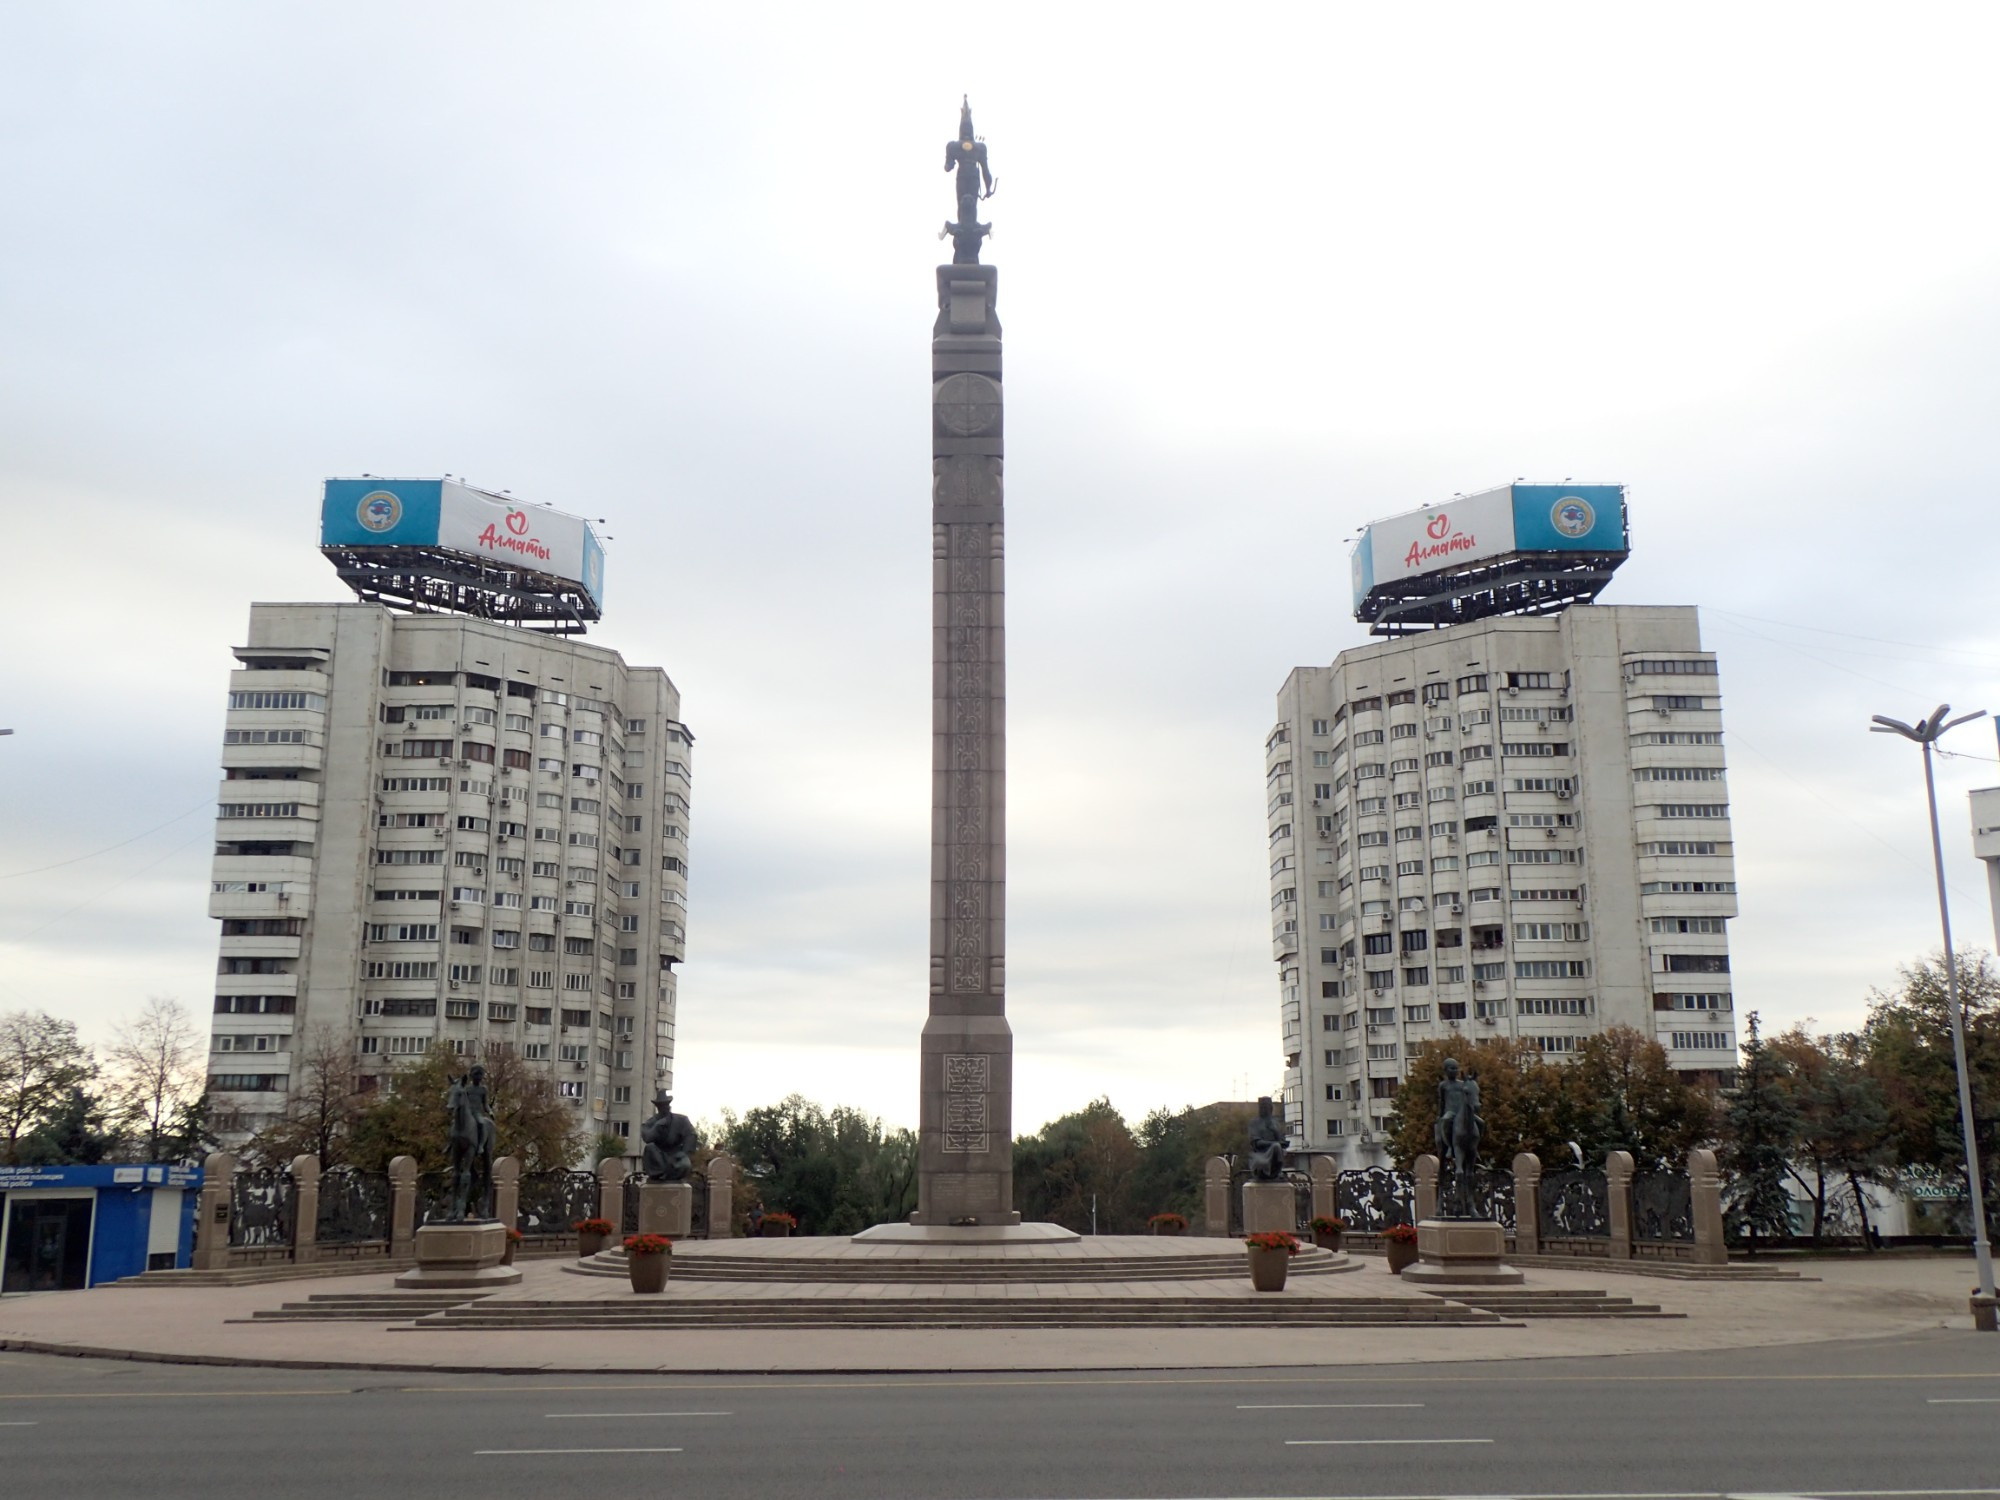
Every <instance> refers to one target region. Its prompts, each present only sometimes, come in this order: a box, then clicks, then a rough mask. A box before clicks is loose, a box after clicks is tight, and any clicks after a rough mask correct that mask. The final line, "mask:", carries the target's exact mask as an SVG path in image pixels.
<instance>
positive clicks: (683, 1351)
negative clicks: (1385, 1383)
mask: <svg viewBox="0 0 2000 1500" xmlns="http://www.w3.org/2000/svg"><path fill="white" fill-rule="evenodd" d="M523 1269H524V1271H525V1278H524V1280H523V1283H522V1285H521V1286H519V1287H517V1288H513V1289H510V1290H509V1291H507V1292H504V1293H501V1294H499V1295H500V1296H503V1297H508V1298H530V1299H533V1298H543V1299H547V1298H562V1299H570V1298H588V1299H596V1298H600V1297H629V1296H631V1295H632V1294H631V1293H630V1291H629V1290H627V1289H626V1288H624V1287H623V1286H621V1285H620V1284H619V1283H617V1282H615V1281H606V1280H602V1279H594V1278H590V1277H581V1276H575V1275H571V1274H568V1273H566V1272H565V1271H564V1270H563V1268H562V1265H561V1263H559V1262H554V1261H536V1262H531V1263H529V1264H528V1265H526V1266H525V1267H524V1268H523ZM1800 1269H1802V1270H1804V1271H1805V1272H1806V1273H1807V1274H1808V1275H1816V1276H1818V1277H1820V1278H1821V1279H1820V1280H1817V1281H1779V1282H1738V1281H1721V1282H1712V1283H1698V1282H1679V1281H1648V1282H1647V1283H1646V1284H1645V1288H1644V1290H1645V1296H1646V1300H1648V1301H1654V1302H1658V1303H1659V1304H1660V1306H1661V1307H1662V1308H1663V1309H1664V1310H1666V1311H1668V1312H1678V1313H1684V1314H1686V1317H1685V1319H1677V1320H1672V1321H1648V1322H1640V1323H1632V1322H1617V1321H1606V1322H1542V1323H1536V1322H1532V1321H1531V1322H1530V1323H1529V1324H1528V1325H1527V1326H1526V1327H1520V1326H1511V1327H1496V1328H1454V1329H1449V1330H1443V1329H1439V1330H1431V1329H1424V1328H1411V1329H1402V1328H1397V1329H1379V1328H1377V1329H1351V1330H1350V1329H1283V1328H1276V1329H1244V1328H1211V1329H1196V1328H1188V1329H1177V1328H1164V1329H1153V1328H1148V1329H1037V1330H995V1329H986V1330H961V1329H908V1330H882V1329H853V1330H842V1329H824V1330H821V1329H810V1330H786V1331H783V1332H773V1331H759V1330H755V1329H715V1330H712V1331H702V1330H675V1331H671V1332H660V1331H639V1330H632V1331H613V1332H606V1331H589V1330H539V1331H533V1332H520V1331H513V1330H491V1331H477V1332H474V1331H446V1330H428V1329H426V1330H414V1329H410V1328H407V1327H398V1326H394V1325H383V1324H368V1323H326V1324H317V1323H267V1324H259V1323H248V1322H232V1321H230V1320H232V1319H247V1318H249V1317H250V1316H251V1315H252V1314H253V1313H255V1312H256V1311H257V1310H259V1309H260V1308H275V1307H277V1306H278V1305H279V1304H280V1303H282V1302H286V1301H300V1300H304V1299H305V1298H307V1297H309V1296H311V1295H312V1294H314V1293H315V1292H336V1293H344V1294H352V1293H355V1292H363V1291H367V1292H373V1291H388V1290H389V1289H390V1286H389V1284H390V1280H391V1278H390V1276H389V1275H388V1274H386V1273H385V1274H383V1275H382V1276H380V1277H379V1278H378V1277H369V1276H340V1277H327V1278H320V1279H314V1280H304V1281H288V1282H285V1283H282V1284H279V1285H263V1286H233V1287H180V1286H118V1287H106V1288H99V1289H97V1290H94V1291H87V1292H53V1293H42V1294H39V1295H34V1296H16V1297H9V1298H5V1299H0V1348H13V1349H26V1350H34V1351H39V1352H45V1353H64V1354H90V1355H100V1356H112V1357H127V1358H140V1359H158V1360H168V1361H184V1362H193V1363H226V1364H262V1365H277V1366H291V1367H298V1368H354V1369H408V1370H447V1371H481V1372H513V1373H530V1374H532V1373H566V1374H567V1373H600V1372H656V1373H681V1374H685V1373H697V1372H699V1373H726V1372H742V1373H777V1372H830V1371H843V1372H846V1371H869V1372H890V1371H1004V1370H1168V1369H1193V1368H1223V1367H1234V1368H1245V1367H1256V1366H1280V1367H1283V1366H1298V1365H1328V1364H1335V1365H1338V1364H1352V1365H1357V1366H1360V1365H1384V1364H1404V1363H1413V1362H1419V1361H1426V1360H1469V1359H1471V1360H1508V1359H1538V1358H1554V1357H1562V1356H1576V1355H1595V1354H1631V1353H1643V1352H1652V1351H1660V1350H1692V1349H1726V1348H1750V1347H1759V1346H1767V1345H1776V1344H1801V1343H1812V1342H1818V1341H1823V1340H1833V1339H1852V1338H1869V1337H1884V1336H1890V1335H1895V1334H1901V1333H1908V1332H1911V1331H1914V1330H1919V1329H1933V1328H1967V1329H1969V1328H1970V1327H1971V1317H1970V1314H1969V1312H1968V1309H1967V1305H1966V1299H1967V1293H1968V1289H1969V1288H1970V1287H1971V1285H1972V1277H1973V1271H1972V1262H1971V1258H1970V1257H1969V1256H1967V1257H1965V1258H1963V1259H1944V1258H1939V1259H1922V1260H1914V1259H1901V1258H1896V1259H1888V1258H1884V1259H1879V1260H1854V1261H1839V1260H1833V1261H1823V1262H1809V1263H1805V1264H1803V1265H1802V1266H1801V1267H1800ZM1324 1280H1325V1281H1329V1282H1333V1283H1337V1284H1338V1289H1339V1291H1341V1292H1344V1293H1347V1294H1350V1295H1356V1296H1362V1295H1366V1296H1381V1295H1385V1294H1387V1295H1397V1294H1399V1293H1404V1292H1407V1291H1409V1290H1413V1289H1407V1288H1404V1287H1403V1286H1402V1284H1401V1283H1400V1282H1399V1281H1398V1280H1396V1279H1395V1278H1392V1277H1390V1276H1389V1275H1388V1274H1387V1272H1386V1268H1385V1267H1384V1266H1383V1264H1382V1262H1380V1261H1378V1260H1372V1259H1371V1260H1366V1261H1364V1262H1363V1269H1362V1270H1361V1271H1359V1272H1358V1273H1355V1274H1350V1275H1341V1276H1335V1277H1329V1278H1324ZM669 1285H670V1288H671V1290H670V1293H669V1295H672V1296H675V1297H677V1298H678V1297H686V1298H689V1299H699V1298H701V1297H703V1296H713V1295H716V1294H717V1293H718V1292H722V1293H725V1294H726V1293H727V1289H726V1288H725V1287H719V1286H717V1285H716V1284H714V1283H697V1282H685V1283H680V1284H678V1285H675V1284H673V1283H670V1284H669ZM1154 1285H1155V1286H1157V1284H1154ZM1208 1285H1209V1286H1211V1287H1213V1288H1214V1289H1215V1291H1216V1294H1217V1295H1222V1296H1233V1295H1237V1294H1238V1291H1239V1288H1238V1286H1237V1284H1236V1283H1233V1282H1232V1283H1230V1284H1228V1285H1226V1286H1225V1285H1224V1284H1222V1283H1209V1284H1208ZM1528 1285H1529V1286H1530V1287H1548V1288H1579V1289H1592V1290H1599V1291H1605V1292H1608V1293H1610V1294H1612V1295H1623V1294H1629V1293H1631V1292H1632V1291H1633V1290H1634V1287H1633V1282H1632V1279H1631V1278H1629V1277H1623V1276H1619V1275H1616V1274H1614V1273H1605V1272H1591V1271H1587V1270H1575V1271H1572V1270H1563V1271H1553V1270H1539V1269H1538V1270H1535V1271H1531V1272H1530V1273H1529V1279H1528ZM787 1289H788V1291H789V1292H790V1293H791V1294H793V1295H801V1294H804V1295H816V1294H817V1293H815V1292H814V1290H813V1288H812V1286H811V1284H809V1283H792V1284H790V1285H789V1286H788V1288H787ZM1324 1290H1326V1291H1331V1290H1332V1288H1325V1289H1324ZM1241 1291H1242V1292H1244V1293H1247V1287H1242V1288H1241ZM1315 1291H1316V1292H1317V1293H1319V1294H1323V1292H1320V1291H1319V1289H1315ZM996 1294H997V1295H1008V1296H1018V1295H1020V1291H1019V1289H1014V1290H1011V1291H1009V1290H1008V1289H1005V1288H998V1289H996ZM1293 1294H1294V1293H1293V1291H1292V1290H1291V1289H1288V1290H1287V1291H1286V1292H1283V1293H1277V1294H1271V1295H1276V1296H1281V1297H1283V1296H1291V1295H1293ZM824 1295H826V1296H829V1297H839V1298H847V1297H851V1296H853V1295H855V1288H853V1287H841V1286H828V1287H826V1288H825V1290H824ZM1995 1351H1996V1355H2000V1339H1996V1340H1995Z"/></svg>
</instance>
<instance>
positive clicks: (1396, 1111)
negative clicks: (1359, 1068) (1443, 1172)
mask: <svg viewBox="0 0 2000 1500" xmlns="http://www.w3.org/2000/svg"><path fill="white" fill-rule="evenodd" d="M1446 1058H1454V1059H1456V1060H1457V1062H1458V1066H1459V1070H1460V1072H1461V1074H1468V1073H1469V1074H1470V1075H1471V1076H1472V1077H1473V1078H1475V1079H1477V1080H1478V1082H1479V1113H1480V1116H1481V1117H1482V1118H1483V1119H1484V1120H1485V1121H1486V1135H1485V1138H1484V1140H1482V1141H1481V1143H1480V1148H1479V1150H1480V1155H1481V1156H1482V1157H1483V1158H1484V1159H1485V1160H1486V1162H1487V1163H1488V1164H1489V1165H1492V1166H1497V1167H1503V1168H1504V1167H1509V1166H1511V1165H1512V1164H1513V1161H1514V1158H1515V1156H1516V1155H1518V1154H1519V1153H1521V1152H1523V1151H1532V1152H1534V1153H1535V1154H1536V1155H1537V1156H1539V1157H1541V1159H1542V1161H1543V1162H1544V1163H1545V1164H1547V1165H1551V1166H1552V1165H1554V1164H1555V1163H1556V1162H1558V1161H1561V1160H1563V1159H1564V1157H1565V1154H1566V1153H1565V1151H1564V1147H1563V1142H1564V1141H1565V1140H1567V1139H1569V1138H1570V1137H1569V1134H1568V1132H1569V1128H1570V1124H1571V1121H1570V1114H1571V1109H1570V1102H1569V1100H1568V1099H1567V1097H1566V1096H1565V1094H1564V1090H1563V1080H1562V1072H1563V1066H1562V1065H1561V1064H1559V1063H1548V1062H1545V1061H1543V1059H1542V1054H1541V1052H1540V1050H1539V1049H1537V1048H1536V1047H1535V1046H1534V1045H1533V1044H1532V1043H1530V1042H1528V1041H1526V1040H1524V1039H1522V1038H1519V1037H1505V1036H1495V1037H1478V1038H1464V1037H1451V1038H1448V1039H1445V1040H1442V1041H1426V1042H1418V1043H1417V1044H1416V1045H1415V1046H1414V1047H1413V1048H1412V1049H1411V1051H1410V1055H1409V1066H1408V1072H1407V1073H1406V1075H1405V1077H1404V1079H1403V1085H1402V1087H1401V1088H1400V1089H1398V1090H1397V1093H1396V1102H1395V1106H1394V1108H1393V1109H1392V1110H1391V1111H1390V1113H1389V1154H1390V1156H1391V1157H1393V1158H1394V1159H1395V1161H1396V1163H1397V1165H1399V1166H1401V1167H1403V1168H1404V1169H1405V1170H1408V1169H1409V1168H1410V1166H1411V1165H1412V1164H1413V1163H1414V1162H1415V1161H1416V1159H1417V1158H1418V1157H1419V1156H1422V1155H1424V1154H1425V1153H1427V1152H1435V1151H1436V1150H1437V1141H1436V1137H1435V1135H1434V1133H1433V1132H1434V1130H1435V1127H1436V1125H1437V1096H1438V1084H1439V1083H1440V1082H1441V1081H1442V1080H1443V1078H1444V1063H1445V1059H1446Z"/></svg>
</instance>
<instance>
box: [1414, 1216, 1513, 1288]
mask: <svg viewBox="0 0 2000 1500" xmlns="http://www.w3.org/2000/svg"><path fill="white" fill-rule="evenodd" d="M1506 1251H1507V1231H1506V1230H1504V1229H1502V1228H1501V1227H1500V1225H1499V1224H1498V1223H1496V1222H1495V1221H1494V1220H1492V1219H1424V1220H1421V1221H1419V1223H1418V1224H1417V1263H1416V1264H1415V1265H1414V1266H1410V1267H1408V1268H1407V1269H1405V1270H1404V1272H1403V1280H1405V1281H1413V1282H1416V1283H1417V1284H1418V1285H1420V1286H1422V1285H1429V1286H1519V1285H1520V1284H1521V1282H1522V1281H1523V1280H1525V1278H1524V1277H1523V1276H1522V1275H1521V1273H1520V1272H1519V1271H1517V1270H1515V1269H1514V1268H1513V1267H1512V1266H1510V1265H1508V1264H1507V1263H1506V1262H1505V1261H1504V1260H1503V1259H1502V1258H1501V1257H1502V1256H1504V1255H1505V1254H1506Z"/></svg>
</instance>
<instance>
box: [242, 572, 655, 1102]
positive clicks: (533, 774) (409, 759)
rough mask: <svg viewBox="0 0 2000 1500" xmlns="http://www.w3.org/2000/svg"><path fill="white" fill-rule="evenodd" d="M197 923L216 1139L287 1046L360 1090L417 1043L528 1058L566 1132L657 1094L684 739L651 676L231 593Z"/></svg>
mask: <svg viewBox="0 0 2000 1500" xmlns="http://www.w3.org/2000/svg"><path fill="white" fill-rule="evenodd" d="M235 654H236V659H237V661H238V663H239V666H238V669H237V670H236V671H234V672H233V673H231V675H230V681H229V711H228V718H227V720H226V726H225V729H224V733H223V750H222V766H223V778H224V779H223V783H222V793H221V806H220V809H219V816H218V820H217V824H216V846H215V850H216V852H215V866H214V883H213V893H212V895H211V897H210V904H209V913H210V915H211V916H214V917H216V918H219V919H220V921H221V924H222V939H221V956H220V962H219V964H218V974H217V977H216V985H215V1019H214V1025H213V1036H212V1039H211V1046H212V1052H211V1057H210V1064H209V1089H210V1097H211V1100H212V1103H213V1107H214V1110H215V1117H216V1122H217V1125H218V1127H219V1129H220V1131H221V1132H222V1133H223V1134H224V1136H225V1138H240V1137H241V1136H242V1135H244V1134H246V1133H248V1132H250V1131H253V1130H255V1129H257V1128H258V1127H259V1126H261V1125H263V1124H265V1123H266V1122H268V1121H270V1120H271V1119H273V1118H275V1117H277V1116H278V1115H279V1114H280V1113H282V1111H283V1108H284V1101H285V1097H286V1092H287V1090H288V1089H289V1088H291V1087H293V1086H295V1085H296V1082H297V1078H298V1068H299V1058H300V1054H301V1051H302V1049H303V1048H304V1047H306V1046H307V1045H309V1044H310V1043H311V1042H312V1041H313V1040H314V1039H316V1038H318V1037H321V1036H326V1037H331V1038H335V1039H338V1041H339V1042H340V1043H341V1044H342V1045H345V1046H350V1047H352V1049H353V1054H354V1057H355V1059H356V1061H357V1063H358V1064H359V1068H360V1072H361V1075H362V1076H363V1078H364V1079H365V1080H369V1081H370V1082H372V1083H379V1082H380V1081H381V1080H382V1079H383V1077H384V1075H386V1074H387V1073H388V1071H389V1070H391V1069H392V1068H394V1067H395V1065H396V1063H397V1061H398V1059H401V1058H407V1057H412V1056H416V1055H420V1054H421V1053H423V1052H424V1051H426V1050H427V1049H428V1048H429V1047H430V1046H431V1045H432V1044H433V1043H434V1042H435V1041H437V1040H438V1039H440V1038H442V1039H444V1040H445V1041H447V1042H449V1043H450V1044H451V1045H452V1046H453V1047H454V1048H455V1049H458V1050H460V1051H464V1052H469V1051H471V1050H473V1049H474V1046H475V1044H481V1043H483V1044H485V1045H487V1046H492V1045H495V1044H500V1045H505V1046H508V1047H512V1048H514V1049H516V1050H517V1051H518V1052H519V1053H520V1054H521V1055H522V1056H523V1057H525V1058H527V1059H529V1060H531V1061H534V1062H537V1063H541V1064H544V1065H546V1066H547V1068H548V1069H549V1071H550V1073H551V1075H552V1076H553V1077H554V1078H555V1079H556V1081H557V1084H558V1086H559V1088H560V1090H561V1092H562V1094H563V1095H564V1096H565V1097H566V1098H567V1099H568V1100H569V1101H570V1103H571V1104H572V1105H573V1106H574V1107H575V1109H576V1111H577V1118H578V1125H579V1127H580V1128H582V1129H584V1130H586V1131H588V1132H589V1133H591V1134H614V1135H622V1136H633V1135H635V1134H636V1131H637V1125H638V1122H639V1121H640V1120H642V1119H643V1118H645V1116H646V1114H647V1113H649V1112H650V1111H649V1104H650V1097H651V1092H652V1090H653V1089H654V1088H655V1087H656V1086H661V1085H665V1086H671V1084H672V1079H673V1059H674V972H673V966H674V964H675V963H677V962H679V961H680V959H681V957H682V955H683V953H684V951H685V942H686V915H687V847H688V846H687V837H688V800H689V774H690V751H691V748H692V745H693V736H692V735H690V734H689V733H688V730H687V727H686V726H685V725H684V724H682V723H681V722H680V694H679V693H678V692H677V691H676V690H675V688H674V685H673V683H672V682H670V681H669V680H668V679H667V675H666V673H665V672H663V671H661V670H660V669H659V668H657V667H632V666H627V665H626V663H625V661H624V659H623V658H622V657H621V656H619V654H618V653H617V652H615V651H609V650H606V649H605V648H603V647H601V646H592V645H586V644H584V643H583V642H582V641H579V640H575V639H571V638H564V637H560V636H550V635H544V634H538V633H536V632H533V631H530V630H525V629H520V628H512V627H508V626H504V625H498V624H493V623H490V622H487V621H483V620H479V619H473V618H467V617H463V616H454V615H409V614H398V613H392V612H391V611H390V610H388V609H385V608H383V607H382V606H381V605H379V604H372V603H356V604H256V605H253V606H251V611H250V636H249V644H248V645H245V646H240V647H238V648H236V653H235Z"/></svg>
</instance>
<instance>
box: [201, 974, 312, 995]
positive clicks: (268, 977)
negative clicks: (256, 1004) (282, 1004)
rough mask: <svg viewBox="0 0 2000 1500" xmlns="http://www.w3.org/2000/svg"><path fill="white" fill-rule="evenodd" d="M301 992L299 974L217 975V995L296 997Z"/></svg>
mask: <svg viewBox="0 0 2000 1500" xmlns="http://www.w3.org/2000/svg"><path fill="white" fill-rule="evenodd" d="M298 992H299V976H298V975H297V974H217V975H216V976H215V993H216V994H218V995H296V994H298Z"/></svg>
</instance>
